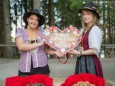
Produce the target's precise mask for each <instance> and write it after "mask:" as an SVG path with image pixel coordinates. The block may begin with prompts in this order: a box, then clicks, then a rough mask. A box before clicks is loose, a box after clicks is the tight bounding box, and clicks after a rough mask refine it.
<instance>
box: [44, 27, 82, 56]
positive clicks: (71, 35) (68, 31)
mask: <svg viewBox="0 0 115 86" xmlns="http://www.w3.org/2000/svg"><path fill="white" fill-rule="evenodd" d="M43 37H44V38H46V40H47V41H46V43H47V44H48V45H49V46H51V47H52V48H54V49H56V50H58V51H60V52H61V53H63V54H66V53H67V52H69V51H70V50H71V49H73V48H75V47H76V46H77V45H78V44H79V43H80V42H81V33H80V31H79V30H78V29H77V28H76V27H73V26H70V27H67V28H65V29H64V30H63V31H62V30H60V29H59V28H57V27H55V26H50V27H47V28H45V30H44V32H43Z"/></svg>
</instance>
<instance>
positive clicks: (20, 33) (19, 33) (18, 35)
mask: <svg viewBox="0 0 115 86" xmlns="http://www.w3.org/2000/svg"><path fill="white" fill-rule="evenodd" d="M22 36H23V29H21V28H18V29H17V32H16V38H18V37H22Z"/></svg>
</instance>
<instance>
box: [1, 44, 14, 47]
mask: <svg viewBox="0 0 115 86" xmlns="http://www.w3.org/2000/svg"><path fill="white" fill-rule="evenodd" d="M11 46H16V45H5V44H0V47H11Z"/></svg>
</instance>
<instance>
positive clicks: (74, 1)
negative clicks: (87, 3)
mask: <svg viewBox="0 0 115 86" xmlns="http://www.w3.org/2000/svg"><path fill="white" fill-rule="evenodd" d="M82 2H83V1H82V0H58V2H57V5H56V6H57V11H58V16H59V17H58V18H60V21H58V22H57V23H59V24H60V25H59V24H57V25H59V26H58V27H61V28H65V27H68V26H69V25H73V26H76V27H78V28H79V27H80V26H81V23H80V19H81V18H80V15H79V13H78V9H79V8H80V7H81V6H82V4H83V3H82Z"/></svg>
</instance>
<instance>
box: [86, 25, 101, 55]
mask: <svg viewBox="0 0 115 86" xmlns="http://www.w3.org/2000/svg"><path fill="white" fill-rule="evenodd" d="M88 42H89V48H92V49H94V52H95V54H96V55H97V56H98V55H99V53H100V48H101V43H102V31H101V29H100V28H99V27H98V26H93V27H92V29H91V31H90V32H89V38H88Z"/></svg>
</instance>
